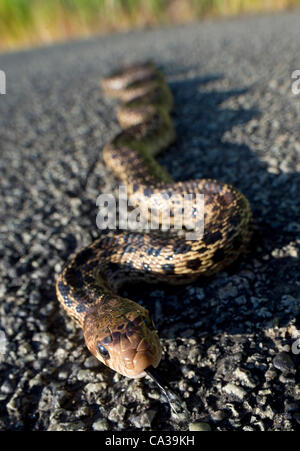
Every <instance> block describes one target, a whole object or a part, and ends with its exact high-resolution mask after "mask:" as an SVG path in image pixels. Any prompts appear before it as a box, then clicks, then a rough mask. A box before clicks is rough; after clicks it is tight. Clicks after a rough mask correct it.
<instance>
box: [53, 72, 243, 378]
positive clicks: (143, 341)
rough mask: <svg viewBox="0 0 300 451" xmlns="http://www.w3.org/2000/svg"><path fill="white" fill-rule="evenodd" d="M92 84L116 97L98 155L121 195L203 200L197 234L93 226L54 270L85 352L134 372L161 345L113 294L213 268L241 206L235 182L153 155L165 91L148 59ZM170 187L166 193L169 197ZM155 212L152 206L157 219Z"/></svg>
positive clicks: (235, 232) (239, 229) (238, 248)
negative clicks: (190, 174)
mask: <svg viewBox="0 0 300 451" xmlns="http://www.w3.org/2000/svg"><path fill="white" fill-rule="evenodd" d="M102 88H103V89H104V91H105V92H106V93H107V94H109V95H113V96H115V97H119V98H120V99H121V100H123V104H122V105H121V107H120V108H119V110H118V119H119V122H120V124H121V126H122V127H123V131H122V132H121V133H120V134H119V135H117V136H116V137H115V139H113V140H112V141H111V142H110V143H108V144H107V145H106V146H105V147H104V149H103V158H104V161H105V163H106V165H107V166H108V168H110V169H111V170H112V171H113V172H114V173H115V174H116V175H117V176H118V177H119V179H120V180H121V181H122V182H123V183H125V184H126V185H127V189H128V191H129V194H130V196H131V200H132V201H134V202H135V203H136V204H137V205H144V204H146V203H147V202H148V204H147V205H148V208H152V207H153V204H151V202H152V199H153V198H155V199H156V200H157V199H158V201H159V203H160V206H161V207H162V208H163V209H164V208H166V209H167V208H170V216H171V218H175V217H176V216H177V217H178V215H183V214H184V212H183V209H182V208H181V207H178V202H177V201H178V200H180V199H182V198H183V196H184V194H186V193H189V194H191V195H192V199H193V198H194V197H195V196H196V195H197V194H199V193H201V194H203V195H204V199H205V216H204V235H203V237H202V238H201V239H199V240H186V239H185V238H183V237H180V236H178V235H174V234H171V235H170V234H169V235H168V236H166V235H163V234H161V236H160V237H157V234H156V235H153V234H146V233H140V232H137V233H133V232H128V231H120V230H117V231H113V232H112V231H110V232H107V231H102V232H100V237H99V238H98V239H97V240H96V241H94V242H93V243H92V244H91V245H90V246H88V247H87V248H85V249H83V250H82V251H80V252H79V253H77V254H76V255H74V256H73V257H72V258H71V259H70V261H69V263H68V264H67V265H66V266H65V268H64V269H63V271H62V273H61V274H60V275H59V277H58V280H57V296H58V299H59V301H60V303H61V304H62V306H63V307H64V309H65V310H66V312H67V313H68V315H69V316H70V317H71V318H73V319H74V320H75V321H76V322H77V323H78V324H79V325H80V326H81V327H82V328H83V332H84V338H85V341H86V344H87V347H88V348H89V350H90V351H91V352H92V354H94V355H95V356H96V357H97V358H98V359H99V360H100V361H101V362H102V363H104V364H105V365H107V366H109V367H110V368H112V369H113V370H115V371H118V372H119V373H121V374H123V375H125V376H128V377H134V378H136V377H142V376H144V375H145V372H144V370H145V369H146V368H147V367H149V366H150V365H152V366H154V367H156V366H157V365H158V364H159V361H160V358H161V346H160V342H159V339H158V335H157V331H156V330H155V327H154V325H153V322H152V321H151V319H150V317H149V313H148V311H147V310H146V309H144V308H143V307H142V306H140V305H139V304H137V303H135V302H133V301H131V300H129V299H124V298H122V297H120V296H119V295H118V294H117V292H118V289H119V288H120V285H121V284H123V283H124V282H126V281H130V280H131V281H132V280H137V279H141V280H143V281H145V282H155V281H168V282H170V283H182V282H189V281H191V280H193V279H195V278H197V277H198V276H206V275H211V274H214V273H215V272H217V271H220V270H222V269H223V268H225V267H226V266H227V265H229V264H230V263H231V262H233V261H234V260H235V259H236V258H237V257H238V256H239V255H240V253H241V252H242V251H243V250H244V248H245V246H246V245H247V243H248V242H249V239H250V222H251V210H250V207H249V203H248V201H247V199H246V198H245V197H244V196H243V195H242V194H241V193H240V192H239V191H238V190H237V189H236V188H234V187H232V186H230V185H228V184H226V183H221V182H218V181H217V180H210V179H205V180H191V181H186V182H176V183H175V182H174V181H172V179H171V177H170V175H169V174H168V173H167V172H166V171H165V170H164V169H163V168H162V167H161V166H159V164H158V163H157V162H156V160H155V159H154V156H155V155H156V154H157V153H158V152H160V151H161V150H162V149H165V148H166V147H168V146H169V145H170V143H171V142H172V141H173V140H174V139H175V131H174V127H173V124H172V122H171V119H170V111H171V109H172V107H173V98H172V95H171V92H170V90H169V88H168V86H167V84H166V83H165V80H164V77H163V75H162V74H161V72H160V71H158V69H157V68H156V67H155V66H154V65H153V64H152V63H145V64H142V65H135V66H132V67H129V68H127V69H124V70H122V71H121V72H119V73H116V74H114V75H112V76H110V77H108V78H106V79H104V80H103V81H102ZM170 195H171V196H172V197H171V199H172V200H173V199H175V201H174V202H171V205H170V200H168V199H169V197H170ZM176 199H177V201H176ZM149 202H150V203H149ZM191 202H192V201H191ZM179 204H180V202H179ZM149 205H150V207H149ZM145 214H146V215H147V211H146V213H145ZM159 218H160V216H159V214H158V222H159V220H160V219H159Z"/></svg>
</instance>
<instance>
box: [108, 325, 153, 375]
mask: <svg viewBox="0 0 300 451" xmlns="http://www.w3.org/2000/svg"><path fill="white" fill-rule="evenodd" d="M120 357H121V358H120ZM160 359H161V345H160V342H159V339H158V336H157V334H156V333H153V334H152V337H151V339H145V338H142V340H141V341H140V342H139V344H138V346H137V347H136V348H135V349H128V350H124V351H123V352H122V353H121V355H119V358H118V359H117V362H116V363H117V364H116V366H114V369H115V370H116V371H118V372H119V373H121V374H122V375H123V376H126V377H130V378H133V379H138V378H141V377H144V376H146V372H145V370H146V369H147V368H148V367H150V366H152V367H154V368H156V367H157V366H158V364H159V362H160ZM111 363H113V362H111Z"/></svg>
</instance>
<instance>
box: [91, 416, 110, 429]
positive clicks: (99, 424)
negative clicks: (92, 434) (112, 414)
mask: <svg viewBox="0 0 300 451" xmlns="http://www.w3.org/2000/svg"><path fill="white" fill-rule="evenodd" d="M93 429H94V431H107V430H108V422H107V420H105V418H100V419H99V420H97V421H95V422H94V423H93Z"/></svg>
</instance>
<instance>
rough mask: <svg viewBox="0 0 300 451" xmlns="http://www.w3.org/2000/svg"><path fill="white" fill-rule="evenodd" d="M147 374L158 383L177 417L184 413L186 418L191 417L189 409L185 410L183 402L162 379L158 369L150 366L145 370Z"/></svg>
mask: <svg viewBox="0 0 300 451" xmlns="http://www.w3.org/2000/svg"><path fill="white" fill-rule="evenodd" d="M145 373H146V374H147V375H148V376H149V377H151V379H152V380H153V381H154V382H155V383H156V385H157V386H158V387H159V388H160V390H161V391H162V393H163V394H164V395H165V397H166V398H167V400H168V403H169V404H170V407H171V409H172V411H173V412H174V413H175V415H178V414H180V413H183V414H184V415H185V416H186V418H188V417H189V413H188V411H187V409H186V408H185V406H184V404H183V402H182V400H181V399H180V398H179V396H177V395H176V394H175V393H174V392H173V390H171V389H170V387H169V386H168V384H167V382H166V381H165V380H164V379H163V378H162V377H161V375H160V374H159V373H158V371H157V369H156V368H154V367H153V366H149V367H148V368H146V369H145Z"/></svg>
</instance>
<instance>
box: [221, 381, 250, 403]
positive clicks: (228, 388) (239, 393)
mask: <svg viewBox="0 0 300 451" xmlns="http://www.w3.org/2000/svg"><path fill="white" fill-rule="evenodd" d="M223 391H224V392H225V393H227V395H230V396H233V397H235V398H238V399H239V400H241V401H242V400H243V399H244V397H245V396H246V395H247V392H246V391H245V390H244V389H243V388H241V387H239V386H237V385H235V384H232V383H229V384H227V385H225V387H223Z"/></svg>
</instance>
